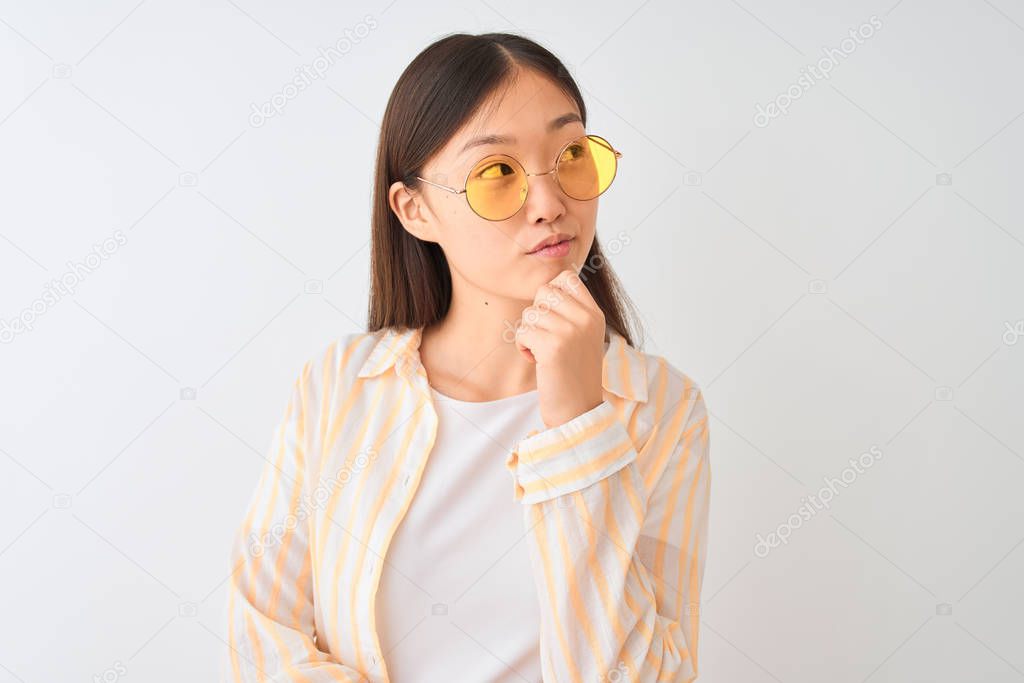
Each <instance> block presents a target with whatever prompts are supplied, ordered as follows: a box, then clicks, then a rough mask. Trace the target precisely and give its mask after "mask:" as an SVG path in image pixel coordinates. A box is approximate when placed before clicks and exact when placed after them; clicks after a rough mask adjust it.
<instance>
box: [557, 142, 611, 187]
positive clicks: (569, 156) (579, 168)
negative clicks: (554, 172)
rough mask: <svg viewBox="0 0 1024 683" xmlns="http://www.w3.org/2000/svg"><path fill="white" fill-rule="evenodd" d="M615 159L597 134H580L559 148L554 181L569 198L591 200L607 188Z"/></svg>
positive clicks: (609, 146) (606, 143)
mask: <svg viewBox="0 0 1024 683" xmlns="http://www.w3.org/2000/svg"><path fill="white" fill-rule="evenodd" d="M617 167H618V162H617V159H616V157H615V150H614V149H613V148H612V146H611V145H610V144H609V143H608V141H607V140H605V139H604V138H602V137H600V136H598V135H584V136H583V137H581V138H579V139H577V140H575V141H573V142H572V143H571V144H569V145H568V146H566V148H565V149H564V150H563V151H562V156H561V157H560V158H559V159H558V182H559V184H560V185H561V186H562V190H563V191H564V192H565V193H566V194H567V195H569V196H570V197H572V198H573V199H579V200H586V199H593V198H595V197H597V196H598V195H599V194H601V193H602V192H604V191H605V190H607V189H608V186H609V185H611V184H612V180H613V179H614V178H615V171H616V170H617Z"/></svg>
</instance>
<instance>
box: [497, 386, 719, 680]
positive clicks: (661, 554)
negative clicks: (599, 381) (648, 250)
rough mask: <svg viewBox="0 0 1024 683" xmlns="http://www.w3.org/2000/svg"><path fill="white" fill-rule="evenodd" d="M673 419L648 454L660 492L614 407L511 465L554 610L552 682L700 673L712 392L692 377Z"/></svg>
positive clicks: (552, 431) (549, 628) (558, 429)
mask: <svg viewBox="0 0 1024 683" xmlns="http://www.w3.org/2000/svg"><path fill="white" fill-rule="evenodd" d="M665 412H666V415H665V416H664V417H663V418H662V420H661V421H659V423H658V424H656V425H654V426H653V427H652V428H651V430H650V432H649V433H650V437H649V438H647V440H646V441H645V442H644V444H643V446H642V447H641V453H642V454H643V456H644V458H643V462H644V463H650V468H654V469H657V470H658V472H660V474H659V475H657V479H656V481H655V482H653V483H652V484H650V485H648V484H646V483H645V474H646V475H647V476H650V474H651V473H650V472H647V473H642V472H641V471H640V470H639V468H638V466H637V460H638V453H637V451H636V448H635V446H634V444H633V441H632V439H631V438H630V435H629V432H628V431H627V429H626V427H625V425H624V424H623V423H622V422H621V421H620V419H619V418H618V416H617V411H616V409H615V407H614V406H613V405H612V404H611V403H609V402H608V401H607V400H605V401H604V402H602V403H601V404H600V405H598V406H596V407H595V408H593V409H592V410H590V411H587V412H586V413H583V414H581V415H579V416H577V417H575V418H573V419H572V420H570V421H568V422H566V423H564V424H562V425H557V426H555V427H552V428H549V429H546V430H543V431H538V430H534V431H532V432H530V434H528V435H527V437H526V438H525V439H523V440H522V441H520V442H519V443H518V445H517V447H516V448H515V450H514V451H513V452H512V453H511V454H510V455H509V456H508V458H507V460H506V463H505V465H506V467H507V468H508V469H509V470H510V471H511V472H512V474H513V479H514V482H515V489H514V497H515V498H516V499H517V500H519V501H520V502H521V503H523V505H524V507H525V512H524V515H525V521H526V527H527V529H528V538H529V542H530V545H529V547H530V560H531V565H532V569H533V574H534V579H535V582H536V585H537V590H538V596H539V599H540V603H541V605H542V606H544V608H543V609H542V610H541V665H542V671H543V677H544V681H546V682H549V683H554V682H555V681H597V680H629V681H634V682H638V683H655V682H659V681H672V682H676V683H688V682H689V681H693V680H696V678H697V636H698V626H699V602H700V591H701V583H702V579H703V573H704V564H705V551H706V547H707V524H708V508H709V501H710V484H711V473H710V464H709V446H710V441H709V433H708V419H707V412H706V407H705V405H704V400H703V396H702V394H701V391H700V389H699V388H698V387H697V386H696V385H695V384H693V383H692V381H690V380H689V378H686V382H685V389H684V391H683V398H681V399H679V400H678V402H677V404H676V405H675V406H674V407H673V406H669V409H668V410H666V411H665ZM650 468H648V467H645V469H650ZM648 490H649V491H650V495H649V496H647V495H646V492H647V491H648ZM615 672H618V674H617V675H618V677H616V673H615Z"/></svg>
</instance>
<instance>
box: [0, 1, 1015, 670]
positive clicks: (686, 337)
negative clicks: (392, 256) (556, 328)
mask: <svg viewBox="0 0 1024 683" xmlns="http://www.w3.org/2000/svg"><path fill="white" fill-rule="evenodd" d="M388 3H390V4H388ZM49 5H50V6H44V4H43V3H35V2H19V3H12V2H2V3H0V198H2V202H0V319H2V320H3V321H6V322H10V321H11V320H12V319H14V318H17V317H19V316H21V315H22V314H23V312H24V311H25V310H26V309H30V308H31V307H32V305H33V302H34V301H36V300H39V299H40V298H41V296H42V294H43V291H44V288H45V287H46V286H47V283H48V282H50V281H51V280H54V279H59V278H61V277H63V276H66V275H67V274H68V273H70V272H73V271H72V270H71V267H70V266H69V265H68V264H69V262H77V261H83V260H84V259H85V257H86V255H87V254H89V253H90V252H92V250H93V247H94V245H99V244H101V243H102V242H103V240H104V239H106V238H109V237H112V236H113V235H114V234H115V232H116V231H121V234H123V235H124V236H125V237H126V242H125V244H123V245H117V247H116V250H114V252H113V253H112V254H109V255H107V256H106V257H105V258H103V259H102V260H101V263H100V264H99V265H98V267H96V268H95V269H94V270H93V271H92V272H90V273H88V274H86V275H85V276H84V277H82V278H81V281H80V282H79V283H78V284H77V288H76V290H75V292H74V294H68V295H66V296H63V297H61V298H59V300H57V301H55V302H52V303H50V304H46V305H45V306H43V309H42V310H37V313H38V314H37V315H36V317H35V321H34V323H33V327H32V330H31V331H25V332H21V333H17V334H15V335H13V338H7V339H6V340H5V342H6V343H4V344H2V345H0V487H2V488H0V513H2V514H0V623H2V625H0V682H2V683H8V682H10V681H25V682H28V681H46V682H49V681H76V680H80V681H92V680H94V677H97V676H99V677H103V676H104V674H105V675H106V677H107V678H106V680H120V679H122V678H123V679H124V680H129V681H185V680H187V681H207V680H214V679H215V677H216V676H217V672H218V666H219V661H220V654H221V651H222V648H223V647H224V643H223V642H222V637H223V633H224V628H223V626H222V621H221V614H222V612H221V610H222V604H223V599H224V580H225V578H226V576H227V572H228V566H227V551H228V547H229V543H230V538H231V534H232V533H233V532H234V529H235V527H236V525H237V524H238V523H239V522H240V519H241V512H242V509H243V506H244V504H245V502H246V501H247V499H248V496H249V495H250V493H251V491H252V488H253V486H254V485H255V483H256V478H257V476H258V474H259V471H260V469H261V467H262V466H263V463H264V461H263V459H262V458H263V455H264V453H265V452H266V450H267V449H268V448H269V444H270V438H271V432H272V429H273V427H274V425H275V424H276V422H277V420H278V419H279V418H280V416H281V414H282V412H283V409H284V405H285V401H286V398H287V393H288V390H289V387H290V384H291V382H292V380H293V379H294V378H295V376H296V374H297V372H298V370H299V368H300V367H301V365H302V364H303V363H304V362H305V360H306V359H308V358H309V357H311V355H312V354H314V353H316V352H318V351H319V350H320V349H322V348H323V346H324V345H325V344H326V343H327V342H328V341H329V340H331V339H333V338H335V337H336V336H339V335H342V334H345V333H348V332H353V331H356V330H359V329H361V328H362V325H363V322H364V319H365V318H364V316H365V305H366V296H367V285H366V283H367V277H368V244H367V243H368V238H369V227H368V219H369V199H370V182H371V174H372V171H373V159H374V153H375V144H376V137H377V133H378V127H377V125H378V122H379V121H380V118H381V115H382V113H383V110H384V106H385V104H386V101H387V97H388V94H389V93H390V90H391V88H392V86H393V85H394V82H395V80H396V79H397V77H398V75H399V73H400V72H401V71H402V69H403V68H404V67H405V66H406V64H407V63H408V62H409V61H410V60H411V59H412V58H413V57H414V56H415V55H416V54H417V53H418V52H419V51H420V50H421V49H423V48H424V47H425V46H426V45H427V44H429V43H430V42H432V41H433V40H435V39H436V38H438V37H440V36H442V35H444V34H447V33H451V32H457V31H469V32H474V33H475V32H483V31H488V30H509V31H513V32H522V33H524V34H526V35H528V36H530V37H532V38H534V39H536V40H538V41H540V42H542V43H543V44H545V45H546V46H547V47H549V48H550V49H552V50H553V51H554V52H555V53H556V54H558V55H559V56H560V57H561V58H562V59H563V60H564V61H565V62H566V63H567V65H568V66H569V68H570V70H571V71H572V73H573V74H574V76H575V77H576V78H577V79H578V82H579V83H580V85H581V87H582V89H583V92H584V96H585V98H586V101H587V104H588V106H589V108H590V121H589V124H590V125H589V126H588V128H589V129H590V130H591V131H593V132H599V133H601V134H602V135H605V136H606V137H608V138H609V139H610V140H612V141H613V142H614V144H615V145H616V146H617V147H619V148H620V149H621V150H623V153H624V156H623V159H622V161H621V168H620V173H619V178H618V179H617V181H616V185H615V187H614V188H613V189H612V190H611V191H610V192H609V193H608V194H607V195H605V196H604V197H602V199H601V203H602V205H601V212H600V218H599V221H598V229H599V231H600V234H601V235H602V236H604V238H605V240H606V241H608V240H610V239H612V238H613V236H614V235H615V234H616V233H617V232H618V231H620V230H627V231H629V234H630V237H631V241H630V244H629V245H628V246H627V247H626V248H624V249H623V250H622V251H620V252H619V253H618V254H617V255H615V256H614V260H613V264H614V267H615V268H616V270H617V272H618V273H619V274H620V276H621V277H622V279H623V281H624V283H625V285H626V288H627V291H628V292H629V293H630V295H631V296H632V298H633V299H634V300H635V301H636V302H637V303H638V305H639V307H640V309H641V311H642V313H643V315H644V318H645V320H646V322H647V332H648V334H647V336H646V338H645V345H644V350H646V351H648V352H649V353H656V354H660V355H664V356H665V357H666V358H668V359H669V360H670V361H671V362H672V363H673V364H674V365H676V366H677V367H679V368H680V369H682V370H683V371H684V372H686V373H687V374H689V375H690V376H691V377H693V378H694V379H695V380H696V381H697V382H699V383H700V384H701V386H702V387H703V388H704V390H705V396H706V399H707V402H708V406H709V409H710V411H711V415H712V420H711V434H712V437H711V438H712V471H713V495H712V521H711V534H710V556H709V558H708V563H707V570H706V575H705V586H704V588H705V590H704V595H703V605H702V618H701V640H700V668H701V672H702V675H701V680H702V681H704V680H706V681H709V682H716V683H732V682H734V681H743V682H745V683H762V682H765V683H767V682H768V681H784V682H786V683H798V682H800V681H808V682H810V681H823V680H828V681H873V682H878V683H880V682H882V681H968V680H969V681H986V683H1002V682H1004V681H1006V682H1010V681H1017V682H1019V681H1024V627H1022V626H1021V618H1020V615H1021V612H1022V610H1024V589H1022V588H1021V581H1020V577H1021V576H1024V546H1022V540H1024V538H1022V537H1024V496H1021V487H1022V484H1024V456H1022V453H1024V420H1022V419H1021V417H1022V414H1024V410H1022V408H1024V381H1022V380H1024V322H1020V325H1021V326H1022V327H1021V328H1020V329H1019V332H1018V331H1013V328H1014V325H1015V324H1017V323H1018V321H1022V320H1024V268H1022V265H1024V227H1022V219H1024V210H1022V204H1021V190H1022V183H1021V181H1022V174H1021V168H1020V161H1019V159H1020V155H1021V152H1022V151H1024V117H1022V114H1024V87H1022V83H1024V79H1022V77H1021V74H1022V73H1024V5H1022V4H1021V3H1020V2H1018V1H1014V0H992V1H991V2H988V1H985V0H978V1H970V0H964V1H962V2H958V1H953V0H949V1H944V2H925V1H924V0H904V1H900V2H897V1H896V0H887V1H886V2H870V1H869V2H847V3H835V2H833V3H815V6H814V7H810V6H809V5H808V3H803V2H796V1H792V0H790V1H788V2H781V3H779V2H765V1H762V0H742V1H741V2H738V3H737V2H699V3H696V2H683V3H676V2H669V1H668V0H648V1H647V2H635V1H634V2H625V3H622V2H614V3H613V2H606V3H603V4H596V3H593V2H586V3H585V2H577V3H557V4H552V3H549V2H543V3H542V2H539V1H517V2H514V3H501V4H498V3H496V2H493V0H488V1H487V2H483V1H480V2H474V1H472V0H464V1H463V2H445V1H443V0H441V1H433V2H426V3H424V2H418V1H417V0H395V1H394V2H391V0H382V1H381V2H367V3H345V5H344V6H342V4H341V3H328V2H319V3H271V2H265V1H256V0H234V1H229V0H202V1H197V0H191V1H190V0H185V1H179V2H169V1H167V0H148V1H147V0H143V2H141V3H138V4H136V1H135V0H130V1H128V2H106V3H72V2H64V3H59V4H58V3H50V4H49ZM872 15H874V16H876V17H877V20H878V21H879V22H880V24H881V27H880V28H878V29H877V30H875V31H874V35H872V36H871V37H870V38H869V39H866V40H863V42H862V44H858V45H856V47H855V49H854V50H852V51H851V52H850V53H849V54H848V55H846V56H844V57H843V58H842V59H840V60H838V62H837V65H836V66H835V67H834V69H833V70H832V72H831V75H830V78H828V79H819V80H817V81H813V82H811V85H810V87H807V88H806V89H805V90H803V91H802V93H801V96H800V97H799V98H797V99H795V100H794V101H793V102H792V103H791V105H790V107H789V108H788V113H786V114H785V115H780V116H778V117H776V118H774V119H771V120H770V121H768V125H766V126H759V125H757V124H756V123H755V120H754V115H755V113H756V112H757V105H758V104H761V105H762V106H764V105H766V104H767V103H768V102H769V101H772V100H774V99H775V98H776V97H777V96H778V95H780V94H782V93H785V92H786V91H787V89H788V88H789V87H790V86H791V85H794V84H797V83H798V79H799V78H800V77H801V71H802V70H803V69H804V68H805V67H806V66H807V65H808V64H816V63H817V62H818V60H819V59H821V58H822V57H823V56H824V53H823V51H822V49H823V48H829V47H832V48H839V47H840V46H841V42H842V41H843V39H844V38H848V37H849V31H850V30H851V29H853V30H856V29H857V28H858V27H860V26H861V25H862V24H869V21H870V18H871V17H872ZM367 17H371V18H372V20H373V22H374V23H375V25H376V28H374V29H373V30H372V31H370V32H369V34H368V35H365V37H364V38H361V39H360V40H358V42H357V43H356V44H355V45H354V46H353V48H352V49H351V50H350V51H349V52H347V53H346V54H344V55H343V57H342V58H341V59H339V60H337V61H336V63H334V64H333V65H332V66H331V67H330V69H329V71H328V72H327V75H326V77H325V78H324V79H322V80H318V81H316V82H315V83H314V84H313V86H312V87H310V88H309V89H307V90H304V91H302V92H300V93H298V94H297V96H295V97H294V98H292V99H290V100H288V101H287V104H286V106H285V107H284V108H283V110H282V112H281V114H280V115H275V116H273V117H270V118H268V119H267V120H266V121H265V122H263V125H260V126H254V125H252V122H251V121H250V113H251V106H252V105H254V104H256V105H260V104H262V103H264V102H267V101H269V100H270V99H271V98H272V96H274V95H275V94H277V93H280V92H281V91H282V88H283V87H284V86H285V84H287V83H288V82H289V81H290V79H291V78H292V77H293V76H294V75H295V74H296V71H295V70H296V69H297V68H300V67H303V66H309V65H311V64H312V63H313V60H314V59H315V58H316V57H317V54H318V53H317V48H319V47H325V46H328V45H332V44H335V43H336V42H337V41H338V39H339V38H343V37H345V36H346V35H347V33H346V32H351V31H353V30H355V28H356V27H357V25H358V24H360V23H361V22H367V21H368V19H367ZM869 25H870V24H869ZM847 46H849V42H848V43H847ZM761 122H762V123H764V121H763V120H762V121H761ZM944 174H946V175H944ZM310 281H321V283H322V291H319V292H317V291H315V290H316V289H317V287H316V286H315V285H314V286H312V287H310V286H308V285H307V283H308V282H310ZM307 290H313V291H307ZM37 305H39V304H37ZM8 337H11V335H10V334H8ZM1018 338H1019V342H1018ZM189 388H191V389H192V390H194V392H195V393H194V398H189V393H188V390H189ZM183 390H184V391H185V393H184V394H183V393H182V392H183ZM183 397H184V398H183ZM872 447H875V448H876V450H877V451H878V452H880V453H881V454H882V457H880V458H879V459H878V460H877V461H875V462H874V464H873V465H872V467H871V468H870V469H867V470H865V471H863V472H862V473H860V474H859V475H856V478H855V481H853V482H852V483H850V485H849V486H848V487H846V488H840V489H839V491H840V493H839V495H837V496H836V497H835V500H834V501H833V502H832V504H831V507H830V509H828V510H820V511H816V514H814V515H812V516H810V519H808V520H806V521H803V520H801V524H800V525H799V527H796V526H795V521H796V520H795V518H794V519H793V520H790V516H791V515H794V514H796V513H797V512H798V510H799V508H800V507H801V505H803V504H804V503H805V498H806V497H807V496H808V495H811V494H813V493H815V492H817V491H818V490H819V489H820V488H821V487H822V486H823V485H824V483H823V480H824V478H826V477H838V476H840V475H841V473H842V472H843V469H844V468H845V467H847V466H848V460H849V459H850V458H856V457H857V456H859V455H860V454H862V453H865V452H868V451H869V449H871V448H872ZM780 525H781V526H783V527H785V526H787V525H791V526H790V528H791V531H792V534H791V536H790V538H789V539H788V542H787V543H786V544H784V545H780V546H779V547H776V548H774V549H772V550H771V551H770V552H768V554H767V556H765V557H759V556H758V554H756V553H755V543H756V542H757V535H758V534H762V535H764V536H767V535H768V534H769V533H770V532H772V531H773V530H776V529H777V528H779V527H780ZM438 618H442V617H438ZM398 683H401V682H398Z"/></svg>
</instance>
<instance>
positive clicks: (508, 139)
mask: <svg viewBox="0 0 1024 683" xmlns="http://www.w3.org/2000/svg"><path fill="white" fill-rule="evenodd" d="M577 121H578V122H580V123H583V120H582V119H581V118H580V115H579V114H577V113H576V112H574V111H572V112H569V113H567V114H562V115H561V116H559V117H558V118H556V119H552V120H551V122H550V123H548V128H547V132H548V133H554V132H555V131H556V130H558V129H559V128H563V127H565V126H567V125H569V124H570V123H575V122H577ZM515 143H516V139H515V138H514V137H512V136H509V135H481V136H479V137H475V138H473V139H472V140H470V141H469V142H467V143H466V144H465V145H463V147H462V149H461V150H459V154H462V153H463V152H465V151H466V150H467V149H471V148H473V147H480V146H481V145H514V144H515Z"/></svg>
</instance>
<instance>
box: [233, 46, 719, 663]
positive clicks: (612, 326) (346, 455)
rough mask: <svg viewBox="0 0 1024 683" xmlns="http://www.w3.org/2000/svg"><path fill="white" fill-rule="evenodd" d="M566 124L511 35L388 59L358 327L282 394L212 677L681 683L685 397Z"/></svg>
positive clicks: (580, 110) (594, 164)
mask: <svg viewBox="0 0 1024 683" xmlns="http://www.w3.org/2000/svg"><path fill="white" fill-rule="evenodd" d="M585 125H586V108H585V106H584V103H583V99H582V97H581V95H580V92H579V89H578V88H577V86H576V84H575V83H574V82H573V80H572V78H571V77H570V76H569V74H568V72H567V70H566V69H565V68H564V66H563V65H562V63H561V62H560V61H559V60H558V59H557V58H556V57H555V56H554V55H552V54H551V53H550V52H548V51H547V50H545V49H544V48H542V47H541V46H539V45H537V44H536V43H534V42H532V41H530V40H527V39H525V38H523V37H520V36H516V35H510V34H496V33H492V34H485V35H463V34H459V35H450V36H447V37H445V38H443V39H441V40H439V41H437V42H436V43H434V44H433V45H431V46H429V47H428V48H427V49H426V50H424V51H423V52H422V53H420V54H419V55H418V56H417V57H416V58H415V59H414V60H413V62H412V63H411V64H410V65H409V66H408V67H407V69H406V70H405V72H404V73H403V74H402V76H401V78H400V79H399V81H398V83H397V84H396V86H395V88H394V91H393V93H392V95H391V98H390V100H389V102H388V106H387V110H386V112H385V115H384V120H383V123H382V126H381V133H380V141H379V150H378V157H377V168H376V185H375V195H374V210H373V249H372V258H371V270H372V282H371V292H370V302H369V316H368V321H369V322H368V328H369V330H368V331H367V332H365V333H356V334H348V335H345V336H342V337H341V338H339V339H337V340H335V341H334V342H332V343H330V344H329V345H327V347H326V348H325V349H324V351H323V353H322V354H320V355H318V356H317V357H315V358H312V359H310V360H309V361H308V362H307V363H306V364H305V366H304V367H303V368H302V371H301V373H300V374H299V376H298V378H297V379H296V380H295V383H294V385H293V389H292V393H291V398H290V401H289V402H288V405H287V409H286V411H285V415H284V418H283V420H282V421H281V423H280V425H279V426H278V428H277V430H276V432H275V437H274V438H275V441H274V444H275V445H274V448H273V451H272V452H271V454H270V463H269V464H268V466H267V467H266V469H265V471H264V474H263V477H262V478H261V480H260V482H259V484H258V486H257V488H256V490H255V492H254V493H253V496H252V499H251V501H250V504H249V508H248V511H247V514H246V517H245V520H244V522H243V524H242V526H241V528H240V529H239V532H238V536H237V541H236V544H235V546H234V551H233V565H232V566H236V567H237V570H236V571H235V573H234V574H233V575H232V577H231V580H230V581H229V598H228V600H229V602H228V617H227V618H228V635H229V640H230V645H231V647H230V650H229V657H228V661H227V662H226V668H227V670H228V672H229V673H230V678H231V680H269V679H270V678H272V677H275V676H276V677H277V678H275V680H285V679H286V680H296V681H388V680H390V681H396V682H397V683H410V682H412V681H523V680H525V681H540V680H543V681H549V682H552V681H559V682H569V681H573V682H575V681H588V682H589V681H599V680H600V681H623V680H629V681H651V682H653V681H691V680H694V679H695V678H696V675H697V635H698V623H699V621H698V620H699V613H698V609H697V605H698V604H699V599H700V590H701V581H702V576H703V571H704V558H705V551H706V543H707V541H706V530H707V522H708V504H709V486H710V469H709V460H708V452H709V437H708V421H707V413H706V410H705V406H704V401H703V398H702V396H701V392H700V390H699V388H698V387H697V386H696V384H695V383H694V382H693V381H692V380H691V379H689V378H688V377H687V376H686V375H684V374H683V373H681V372H680V371H679V370H677V369H675V368H674V367H673V366H672V365H670V364H669V363H668V362H667V361H666V360H665V359H664V358H661V357H659V356H653V355H648V354H645V353H642V352H640V351H638V350H636V348H635V347H634V345H633V342H632V337H631V336H630V332H629V331H628V329H627V325H626V319H625V315H624V312H623V311H624V309H625V306H624V302H625V297H624V296H623V294H622V293H621V291H620V289H619V285H618V282H617V280H616V279H615V277H614V275H613V274H612V271H611V269H610V267H609V265H608V263H607V262H606V261H605V260H604V257H603V255H602V252H601V249H600V247H599V244H598V240H597V235H596V230H595V228H596V222H597V204H598V202H597V196H598V195H599V194H601V193H602V192H604V191H605V190H606V189H607V188H608V186H609V184H610V183H611V181H612V179H613V178H614V176H615V172H616V169H617V163H618V158H619V157H620V156H621V153H619V152H618V151H617V150H615V148H614V147H613V146H612V145H611V143H609V142H608V141H607V140H605V139H604V138H601V137H599V136H596V135H590V136H588V135H587V133H586V130H585ZM626 239H628V236H627V237H626Z"/></svg>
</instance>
